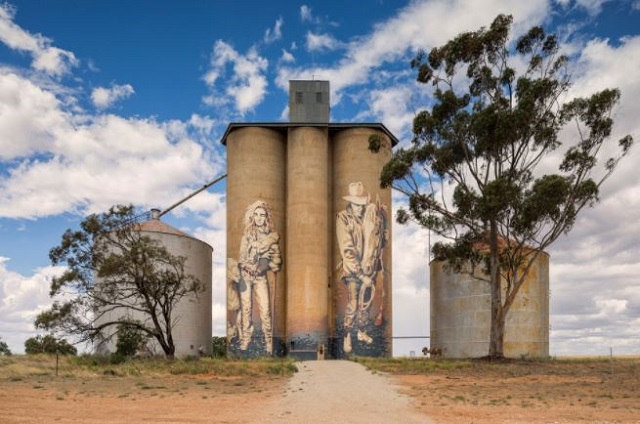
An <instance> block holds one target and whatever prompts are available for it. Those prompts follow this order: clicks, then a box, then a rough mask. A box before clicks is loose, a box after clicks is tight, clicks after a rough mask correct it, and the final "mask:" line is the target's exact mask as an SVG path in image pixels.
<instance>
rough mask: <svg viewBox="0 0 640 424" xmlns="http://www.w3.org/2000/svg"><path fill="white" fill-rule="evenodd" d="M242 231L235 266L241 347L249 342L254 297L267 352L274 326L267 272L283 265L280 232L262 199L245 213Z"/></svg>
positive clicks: (269, 348)
mask: <svg viewBox="0 0 640 424" xmlns="http://www.w3.org/2000/svg"><path fill="white" fill-rule="evenodd" d="M244 224H245V227H244V233H243V235H242V239H241V241H240V252H239V257H238V269H239V271H240V275H239V277H240V279H239V280H240V281H239V284H238V291H239V293H240V314H241V325H240V334H239V336H240V349H241V350H247V349H248V347H249V343H251V340H252V336H253V331H254V325H253V317H252V310H253V299H254V298H255V302H256V305H257V307H258V313H259V315H260V321H261V324H262V332H263V334H264V339H265V346H264V347H265V350H266V352H267V354H269V355H271V354H272V353H273V329H272V315H271V310H272V308H273V305H272V304H271V300H270V295H269V294H270V290H269V279H268V276H269V273H271V275H272V276H273V277H274V280H275V273H277V272H278V271H279V270H280V267H281V266H282V255H281V253H280V245H279V242H280V236H279V235H278V233H277V232H276V231H275V230H274V228H273V218H272V215H271V208H270V207H269V205H268V204H267V203H265V202H263V201H261V200H258V201H256V202H254V203H253V204H251V205H250V206H249V207H248V208H247V211H246V213H245V218H244Z"/></svg>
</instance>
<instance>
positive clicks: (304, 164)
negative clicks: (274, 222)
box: [286, 127, 332, 356]
mask: <svg viewBox="0 0 640 424" xmlns="http://www.w3.org/2000/svg"><path fill="white" fill-rule="evenodd" d="M329 169H330V157H329V140H328V132H327V128H326V127H325V128H311V127H295V128H290V129H289V136H288V140H287V254H286V260H287V314H286V315H287V336H288V343H289V348H290V353H291V354H292V355H295V354H296V351H304V352H306V353H305V354H306V355H307V356H308V355H311V356H314V355H315V354H314V352H316V351H317V350H318V349H319V348H320V346H325V348H326V346H327V342H328V340H327V338H328V327H329V325H328V318H329V317H328V299H329V284H328V283H329V269H330V257H329V255H328V254H327V252H328V251H329V243H330V240H332V238H331V237H330V234H329V228H328V226H327V217H328V215H329V205H330V202H329V201H328V200H329V197H330V196H329V193H330V187H329V184H330V178H329Z"/></svg>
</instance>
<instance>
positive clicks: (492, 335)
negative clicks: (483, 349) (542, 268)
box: [488, 220, 505, 359]
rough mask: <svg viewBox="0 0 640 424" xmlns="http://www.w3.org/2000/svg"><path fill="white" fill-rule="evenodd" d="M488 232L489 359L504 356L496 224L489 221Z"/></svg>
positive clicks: (502, 313)
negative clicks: (489, 280)
mask: <svg viewBox="0 0 640 424" xmlns="http://www.w3.org/2000/svg"><path fill="white" fill-rule="evenodd" d="M490 225H491V231H490V234H489V268H490V269H489V273H490V277H491V283H490V284H491V330H490V332H489V355H488V356H489V359H502V358H504V351H503V346H504V324H505V320H504V318H505V317H504V310H503V308H502V287H501V277H500V251H499V250H498V226H497V224H496V222H495V221H493V220H492V221H491V223H490Z"/></svg>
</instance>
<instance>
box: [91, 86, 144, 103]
mask: <svg viewBox="0 0 640 424" xmlns="http://www.w3.org/2000/svg"><path fill="white" fill-rule="evenodd" d="M133 93H135V91H134V90H133V87H132V86H131V85H129V84H124V85H116V84H113V85H112V86H111V87H109V88H105V87H98V88H94V89H93V91H92V92H91V101H92V102H93V104H94V105H95V106H96V107H97V108H98V109H106V108H108V107H110V106H111V105H113V104H114V103H115V102H117V101H119V100H122V99H126V98H127V97H129V96H131V95H132V94H133Z"/></svg>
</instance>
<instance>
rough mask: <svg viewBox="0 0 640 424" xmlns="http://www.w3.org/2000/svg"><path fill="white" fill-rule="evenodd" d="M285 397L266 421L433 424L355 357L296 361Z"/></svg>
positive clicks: (393, 385) (313, 423) (382, 376)
mask: <svg viewBox="0 0 640 424" xmlns="http://www.w3.org/2000/svg"><path fill="white" fill-rule="evenodd" d="M297 366H298V372H297V373H296V374H295V375H294V376H293V377H292V378H291V380H290V381H289V383H288V384H287V387H286V389H285V392H284V393H283V395H282V397H281V398H279V399H277V400H276V401H275V402H274V403H273V405H272V407H271V408H268V409H266V410H265V414H264V416H263V417H264V418H262V419H261V420H260V422H267V423H294V422H295V423H307V424H316V423H430V422H431V421H430V420H429V419H428V418H427V417H426V416H424V415H422V414H420V413H419V412H417V411H416V410H414V409H413V407H412V406H411V404H410V399H409V398H408V397H407V396H405V395H402V394H400V393H399V391H398V386H396V385H395V384H394V383H393V382H392V381H391V379H390V378H389V377H387V376H385V375H383V374H374V373H372V372H371V371H369V370H367V369H366V368H365V367H364V366H362V365H360V364H357V363H355V362H350V361H337V360H331V361H307V362H299V363H298V364H297Z"/></svg>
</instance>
